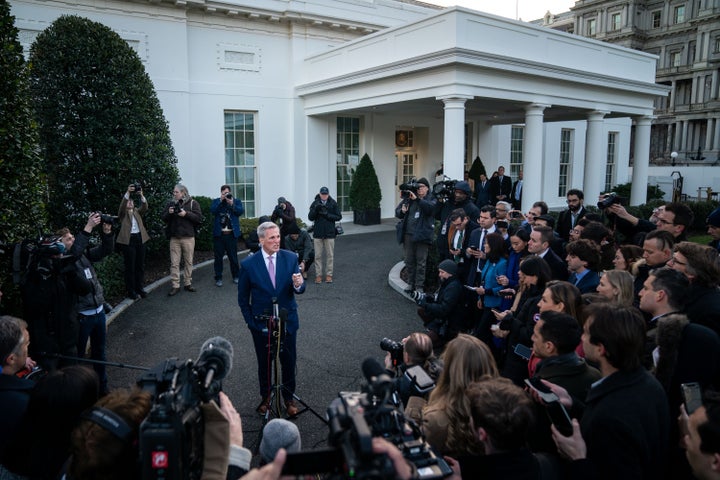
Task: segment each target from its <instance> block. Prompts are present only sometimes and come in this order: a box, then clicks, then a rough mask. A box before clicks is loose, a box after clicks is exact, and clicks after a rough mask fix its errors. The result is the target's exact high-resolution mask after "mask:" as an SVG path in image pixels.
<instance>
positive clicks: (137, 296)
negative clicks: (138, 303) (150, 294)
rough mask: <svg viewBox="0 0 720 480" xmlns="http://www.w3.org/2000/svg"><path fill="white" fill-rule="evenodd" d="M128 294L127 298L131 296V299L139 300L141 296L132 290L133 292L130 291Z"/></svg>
mask: <svg viewBox="0 0 720 480" xmlns="http://www.w3.org/2000/svg"><path fill="white" fill-rule="evenodd" d="M126 296H127V298H129V299H130V300H137V299H138V298H140V295H138V294H137V293H135V292H132V293H130V292H128V294H127V295H126Z"/></svg>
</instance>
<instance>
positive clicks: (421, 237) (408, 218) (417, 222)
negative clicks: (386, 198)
mask: <svg viewBox="0 0 720 480" xmlns="http://www.w3.org/2000/svg"><path fill="white" fill-rule="evenodd" d="M403 187H406V188H405V189H403ZM400 189H401V190H402V196H403V199H402V201H401V202H400V204H399V205H398V206H397V208H396V209H395V216H396V217H397V218H399V219H401V220H402V235H401V236H400V243H402V244H403V246H404V250H405V252H404V253H405V268H406V269H407V274H408V288H409V289H411V290H412V289H413V287H414V289H415V290H416V291H418V292H422V291H423V288H424V286H425V265H426V262H427V256H428V251H429V250H430V245H431V244H432V240H433V234H434V232H435V217H434V215H435V206H436V203H437V202H436V201H435V198H434V197H433V196H432V194H430V193H429V191H430V183H428V181H427V179H426V178H420V179H419V180H418V181H417V182H410V183H408V184H402V185H400Z"/></svg>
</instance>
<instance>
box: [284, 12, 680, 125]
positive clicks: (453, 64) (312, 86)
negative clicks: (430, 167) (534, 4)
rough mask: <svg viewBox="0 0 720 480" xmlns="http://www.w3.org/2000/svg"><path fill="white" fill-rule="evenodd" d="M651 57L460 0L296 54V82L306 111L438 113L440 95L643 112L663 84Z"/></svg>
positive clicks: (491, 114)
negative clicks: (310, 53) (485, 10)
mask: <svg viewBox="0 0 720 480" xmlns="http://www.w3.org/2000/svg"><path fill="white" fill-rule="evenodd" d="M656 60H657V57H656V56H654V55H650V54H648V53H644V52H640V51H636V50H631V49H627V48H623V47H619V46H616V45H613V44H608V43H603V42H600V41H596V40H592V39H588V38H585V37H580V36H575V35H570V34H567V33H564V32H559V31H555V30H552V29H547V28H542V27H537V26H534V25H531V24H528V23H523V22H519V21H515V20H510V19H507V18H503V17H498V16H494V15H490V14H486V13H482V12H476V11H474V10H469V9H466V8H462V7H452V8H449V9H447V10H443V11H441V12H438V13H436V14H433V15H431V16H429V17H427V18H425V19H423V20H420V21H417V22H414V23H411V24H407V25H404V26H400V27H394V28H390V29H386V30H382V31H380V32H377V33H374V34H371V35H368V36H366V37H362V38H360V39H357V40H354V41H352V42H348V43H347V44H344V45H342V46H339V47H336V48H333V49H331V50H329V51H327V52H324V53H320V54H317V55H313V56H310V57H308V58H306V59H305V61H304V63H303V66H302V69H301V71H300V76H299V78H298V81H297V83H296V89H297V93H298V95H299V96H300V97H301V98H303V100H304V108H305V113H306V114H307V115H323V114H330V113H335V112H344V114H363V113H370V112H372V113H381V112H383V111H386V110H392V111H395V112H397V111H402V112H405V113H413V114H417V115H423V116H425V115H428V116H433V117H442V115H443V102H441V101H439V99H442V98H455V97H457V98H465V99H467V102H466V103H465V117H466V119H468V120H470V119H472V120H477V121H484V122H487V123H489V124H507V123H523V122H524V121H525V107H526V106H527V105H530V104H542V105H549V106H550V107H549V108H546V109H545V111H544V121H565V120H585V119H587V115H588V114H589V113H590V112H592V111H598V110H599V111H603V112H609V113H607V115H606V117H605V118H608V117H627V116H651V115H652V113H653V102H654V100H655V99H656V97H658V96H664V95H666V94H667V92H668V87H665V86H662V85H657V84H656V83H655V64H656Z"/></svg>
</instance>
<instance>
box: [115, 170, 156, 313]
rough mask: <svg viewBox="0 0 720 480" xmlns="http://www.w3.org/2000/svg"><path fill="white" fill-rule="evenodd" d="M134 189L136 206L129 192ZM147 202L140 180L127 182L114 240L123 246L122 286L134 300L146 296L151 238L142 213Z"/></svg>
mask: <svg viewBox="0 0 720 480" xmlns="http://www.w3.org/2000/svg"><path fill="white" fill-rule="evenodd" d="M133 193H137V194H138V195H139V196H140V199H139V203H140V207H139V208H135V201H134V200H133V199H132V198H130V195H132V194H133ZM147 210H148V204H147V200H146V199H145V195H143V192H142V186H141V185H140V184H139V183H133V184H131V185H129V186H128V189H127V192H125V195H124V196H123V198H122V200H121V201H120V209H119V210H118V218H119V219H120V232H119V233H118V236H117V243H118V244H119V245H120V249H121V250H122V254H123V260H124V261H125V290H126V291H127V297H128V298H129V299H131V300H137V298H138V296H140V297H142V298H145V297H147V292H146V291H145V289H144V288H143V283H145V242H147V241H148V240H149V239H150V236H149V235H148V233H147V231H146V230H145V225H143V220H142V216H143V215H144V214H145V212H147Z"/></svg>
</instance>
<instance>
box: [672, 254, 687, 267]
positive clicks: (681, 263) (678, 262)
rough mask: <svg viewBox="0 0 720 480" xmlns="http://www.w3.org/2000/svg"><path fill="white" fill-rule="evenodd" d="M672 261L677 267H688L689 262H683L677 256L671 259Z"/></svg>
mask: <svg viewBox="0 0 720 480" xmlns="http://www.w3.org/2000/svg"><path fill="white" fill-rule="evenodd" d="M670 261H671V262H672V263H674V264H675V265H680V266H681V267H683V266H685V265H687V262H681V261H679V260H678V259H677V258H676V257H675V256H672V257H670Z"/></svg>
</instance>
